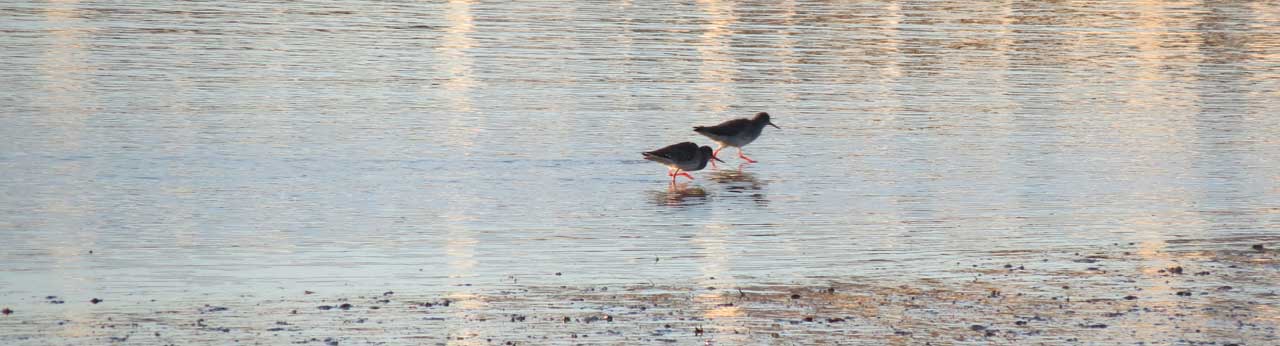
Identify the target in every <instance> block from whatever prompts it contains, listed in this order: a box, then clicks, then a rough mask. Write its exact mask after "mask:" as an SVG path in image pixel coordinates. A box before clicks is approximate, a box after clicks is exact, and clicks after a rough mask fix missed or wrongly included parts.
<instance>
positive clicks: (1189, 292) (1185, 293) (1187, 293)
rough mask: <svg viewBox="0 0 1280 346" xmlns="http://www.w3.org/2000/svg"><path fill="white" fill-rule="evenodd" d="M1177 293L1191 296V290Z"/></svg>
mask: <svg viewBox="0 0 1280 346" xmlns="http://www.w3.org/2000/svg"><path fill="white" fill-rule="evenodd" d="M1177 294H1178V295H1179V296H1183V297H1190V296H1191V291H1179V292H1178V293H1177Z"/></svg>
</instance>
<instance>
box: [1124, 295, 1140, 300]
mask: <svg viewBox="0 0 1280 346" xmlns="http://www.w3.org/2000/svg"><path fill="white" fill-rule="evenodd" d="M1134 299H1138V296H1134V295H1127V296H1124V300H1134Z"/></svg>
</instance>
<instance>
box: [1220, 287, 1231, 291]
mask: <svg viewBox="0 0 1280 346" xmlns="http://www.w3.org/2000/svg"><path fill="white" fill-rule="evenodd" d="M1232 288H1233V287H1231V286H1222V287H1218V290H1219V291H1230V290H1231V289H1232Z"/></svg>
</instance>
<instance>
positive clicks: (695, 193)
mask: <svg viewBox="0 0 1280 346" xmlns="http://www.w3.org/2000/svg"><path fill="white" fill-rule="evenodd" d="M652 195H653V200H654V202H656V203H657V204H658V205H665V206H672V207H677V206H689V205H698V204H703V203H706V202H707V190H705V189H703V188H702V187H698V186H689V184H671V185H668V187H667V189H666V190H663V191H653V192H652Z"/></svg>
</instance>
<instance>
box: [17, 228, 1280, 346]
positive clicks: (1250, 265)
mask: <svg viewBox="0 0 1280 346" xmlns="http://www.w3.org/2000/svg"><path fill="white" fill-rule="evenodd" d="M1125 250H1133V249H1125ZM1076 258H1077V259H1080V260H1065V261H1060V262H1059V264H1056V265H1049V264H1044V263H1048V262H1036V263H1038V264H1040V265H1031V264H1030V263H1026V264H1017V263H1014V264H1010V263H1007V262H999V260H998V259H997V260H993V262H995V263H975V264H969V263H965V264H962V265H960V266H958V267H959V268H962V269H958V270H957V271H956V273H958V274H960V275H962V276H964V277H967V278H966V279H953V280H946V279H931V278H921V279H917V280H907V281H905V282H894V283H892V284H890V283H883V284H880V283H876V282H875V281H874V280H860V279H857V278H850V279H848V280H832V279H826V280H825V281H823V282H820V283H814V284H773V285H749V286H735V285H731V284H730V285H725V284H717V285H715V287H714V288H708V287H707V286H706V285H696V284H690V285H685V286H680V285H667V286H660V285H654V284H652V283H648V282H646V283H637V284H635V285H630V286H618V287H578V286H571V285H523V286H519V287H518V288H517V289H512V288H510V287H508V288H506V289H503V290H499V291H494V292H492V293H475V292H477V291H468V292H467V293H465V294H463V293H459V294H446V295H444V296H440V295H429V294H423V295H417V294H415V293H414V292H412V291H411V290H404V289H401V290H399V291H394V292H393V291H381V290H380V291H375V292H371V293H370V294H369V296H356V297H321V296H319V295H314V294H312V293H313V292H311V291H306V292H303V293H302V294H298V295H297V296H295V297H285V298H283V299H280V300H260V301H252V300H250V301H241V302H226V301H221V302H208V303H207V304H206V303H200V305H199V306H198V307H196V308H195V309H189V308H188V309H185V310H184V309H182V308H181V307H174V306H171V305H164V306H156V307H154V309H153V310H151V311H146V310H143V311H139V310H138V309H137V308H132V309H125V310H101V311H99V310H95V312H94V313H91V314H86V315H84V316H83V317H78V318H72V319H65V317H62V316H60V315H58V314H50V315H43V316H38V315H30V314H27V315H30V316H27V315H24V316H22V318H21V319H19V318H15V317H13V316H10V315H11V314H13V311H12V310H10V308H5V309H4V310H3V313H4V314H5V316H7V317H6V318H0V331H3V332H0V343H3V344H6V345H8V344H14V345H21V344H43V343H49V342H55V343H65V344H103V343H124V342H130V343H142V344H200V343H219V344H228V343H236V342H244V341H248V340H254V341H258V342H262V343H266V344H316V345H338V344H342V345H351V344H355V345H364V344H384V343H389V344H403V343H408V344H442V343H466V344H484V345H542V344H577V343H606V344H706V343H712V344H714V343H719V344H726V345H732V344H751V343H776V342H779V341H781V342H786V343H793V344H814V343H819V344H822V343H825V344H834V343H842V342H843V343H847V342H849V341H850V340H864V341H867V342H873V343H878V344H920V345H924V344H933V345H946V344H956V343H980V344H986V343H997V344H1040V343H1044V344H1060V343H1062V342H1063V341H1068V343H1081V344H1090V343H1098V344H1114V343H1133V342H1137V341H1142V342H1146V343H1150V344H1206V345H1215V344H1216V345H1229V344H1240V345H1253V344H1263V343H1265V342H1267V341H1269V340H1276V339H1277V337H1278V335H1277V329H1278V328H1280V318H1277V317H1276V316H1280V314H1278V311H1277V310H1276V308H1275V307H1276V306H1280V295H1277V294H1276V292H1275V291H1276V287H1274V285H1273V283H1274V282H1280V262H1278V261H1277V259H1276V257H1275V253H1274V252H1266V251H1263V252H1260V251H1256V248H1254V249H1247V248H1246V249H1245V250H1237V251H1217V252H1212V251H1199V252H1187V253H1172V252H1170V253H1164V252H1156V253H1152V252H1150V251H1147V252H1142V251H1121V250H1117V251H1113V252H1103V253H1095V254H1087V255H1076ZM1102 268H1105V269H1102ZM1185 273H1195V275H1187V274H1185ZM1202 273H1203V274H1202ZM378 292H380V293H378ZM436 294H439V293H436ZM44 298H45V299H44V301H46V302H50V303H51V302H53V301H61V299H60V298H58V297H56V296H48V297H44ZM37 300H38V299H37ZM94 300H95V301H98V302H100V300H98V299H97V298H94ZM91 302H92V301H91ZM95 303H96V302H95ZM54 304H60V303H54ZM119 304H120V303H119V302H117V303H116V304H112V305H108V306H104V307H101V308H98V309H106V308H112V307H113V306H114V305H119ZM67 305H75V304H67ZM306 307H314V308H311V309H307V308H306ZM59 308H61V306H60V307H59ZM184 311H185V312H184ZM191 311H195V313H194V314H193V313H191ZM72 331H74V332H72ZM50 337H56V338H58V339H59V340H60V341H59V340H48V339H47V338H50Z"/></svg>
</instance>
